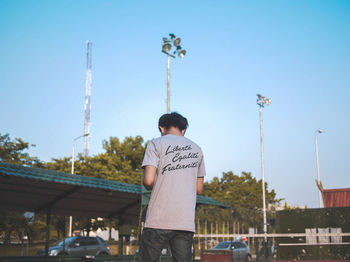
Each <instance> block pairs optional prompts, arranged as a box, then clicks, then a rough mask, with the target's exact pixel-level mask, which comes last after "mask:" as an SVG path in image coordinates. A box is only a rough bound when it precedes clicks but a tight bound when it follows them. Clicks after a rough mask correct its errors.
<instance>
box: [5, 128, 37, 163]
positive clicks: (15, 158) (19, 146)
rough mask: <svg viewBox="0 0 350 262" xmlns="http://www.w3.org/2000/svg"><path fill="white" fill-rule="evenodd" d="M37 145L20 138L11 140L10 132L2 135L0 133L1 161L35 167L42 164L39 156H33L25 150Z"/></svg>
mask: <svg viewBox="0 0 350 262" xmlns="http://www.w3.org/2000/svg"><path fill="white" fill-rule="evenodd" d="M34 146H35V145H33V144H29V143H28V142H24V141H23V140H22V139H20V138H15V140H11V138H10V135H9V134H5V135H2V134H1V133H0V162H5V163H11V164H18V165H30V166H35V167H40V166H42V163H41V162H40V160H39V159H38V158H37V157H31V156H29V154H28V153H27V152H25V150H28V149H29V147H34Z"/></svg>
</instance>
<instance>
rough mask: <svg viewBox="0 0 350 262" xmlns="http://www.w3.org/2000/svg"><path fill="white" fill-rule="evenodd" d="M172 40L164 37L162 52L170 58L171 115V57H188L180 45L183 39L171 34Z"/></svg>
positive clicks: (168, 73) (168, 84) (168, 92)
mask: <svg viewBox="0 0 350 262" xmlns="http://www.w3.org/2000/svg"><path fill="white" fill-rule="evenodd" d="M169 36H170V38H167V37H163V46H162V52H163V53H164V54H166V55H167V56H168V66H167V68H168V70H167V112H168V113H170V57H172V58H176V54H177V55H178V57H180V58H183V57H184V56H185V55H186V50H184V49H182V47H181V45H180V43H181V38H180V37H176V36H175V35H174V34H169ZM173 46H174V47H175V51H173V52H172V51H171V49H172V47H173Z"/></svg>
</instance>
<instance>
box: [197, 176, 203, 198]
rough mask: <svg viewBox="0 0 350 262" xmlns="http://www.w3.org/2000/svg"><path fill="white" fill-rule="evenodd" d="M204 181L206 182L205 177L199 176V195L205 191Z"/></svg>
mask: <svg viewBox="0 0 350 262" xmlns="http://www.w3.org/2000/svg"><path fill="white" fill-rule="evenodd" d="M203 182H204V177H197V195H200V194H202V193H203Z"/></svg>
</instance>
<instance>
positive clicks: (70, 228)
mask: <svg viewBox="0 0 350 262" xmlns="http://www.w3.org/2000/svg"><path fill="white" fill-rule="evenodd" d="M88 135H89V133H87V134H84V135H81V136H78V137H76V138H74V139H73V142H72V169H71V173H72V175H74V144H75V141H77V140H78V139H79V138H82V137H85V136H88ZM72 220H73V219H72V216H69V232H68V233H69V234H68V236H70V237H71V236H72Z"/></svg>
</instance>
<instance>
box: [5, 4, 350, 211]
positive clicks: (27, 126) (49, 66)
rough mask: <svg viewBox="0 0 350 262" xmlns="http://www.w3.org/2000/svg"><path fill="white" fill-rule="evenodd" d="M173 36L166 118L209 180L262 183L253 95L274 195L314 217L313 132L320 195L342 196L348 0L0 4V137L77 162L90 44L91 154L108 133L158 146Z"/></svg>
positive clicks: (44, 155)
mask: <svg viewBox="0 0 350 262" xmlns="http://www.w3.org/2000/svg"><path fill="white" fill-rule="evenodd" d="M168 33H174V34H176V35H178V36H180V37H181V38H182V44H183V48H185V49H186V50H187V52H188V53H187V55H186V57H185V58H184V59H181V60H180V59H175V60H172V61H171V110H172V111H178V112H179V113H181V114H183V115H184V116H186V117H187V118H188V119H189V123H190V127H189V129H188V132H187V136H188V137H189V138H191V139H193V140H194V141H196V142H197V143H198V144H199V145H201V147H202V149H203V151H204V154H205V159H206V166H207V177H206V180H207V181H209V180H210V179H212V178H213V177H214V176H221V174H222V172H224V171H225V172H226V171H233V172H234V173H236V174H240V173H241V172H242V171H247V172H252V175H253V176H255V177H257V178H258V179H260V178H261V172H260V144H259V112H258V106H257V105H256V94H257V93H261V94H263V95H265V96H267V97H270V98H271V99H272V104H271V106H270V107H267V108H265V109H264V112H263V118H264V146H265V167H266V169H265V177H266V181H267V182H268V184H269V188H273V189H275V190H276V192H277V195H278V197H280V198H285V200H286V201H287V203H288V204H292V205H308V206H309V207H317V206H318V193H317V190H316V186H315V178H316V164H315V162H316V161H315V144H314V135H315V130H316V129H318V128H323V129H324V130H325V132H324V133H323V134H321V135H320V136H319V154H320V172H321V180H322V182H323V184H324V187H325V188H342V187H350V176H349V175H350V174H349V168H348V163H349V162H350V142H349V135H348V134H349V129H350V117H349V113H350V109H349V96H350V73H349V72H350V48H349V47H350V2H349V1H320V0H317V1H316V0H315V1H312V0H309V1H203V0H201V1H64V0H60V1H39V0H35V1H30V0H27V1H16V0H8V1H4V0H0V58H1V60H0V61H1V63H0V91H1V103H0V115H1V117H0V133H9V134H10V135H11V137H12V138H15V137H20V138H22V139H24V140H25V141H28V142H30V143H33V144H36V147H35V148H34V149H32V150H30V153H31V154H32V155H34V156H38V157H39V158H40V159H41V160H44V161H49V160H50V159H51V158H52V157H55V158H61V157H64V156H70V155H71V149H72V148H71V147H72V140H73V138H75V137H77V136H79V135H81V134H82V133H83V128H84V127H83V120H84V119H83V107H84V94H85V90H84V88H85V63H86V61H85V58H86V57H85V56H86V54H85V53H86V40H90V41H91V42H92V43H93V57H92V63H93V73H92V78H93V87H92V98H91V107H92V114H91V122H92V127H91V135H92V137H91V150H90V152H91V154H97V153H100V152H102V145H101V143H102V140H103V139H108V138H109V137H110V136H116V137H119V138H120V139H124V137H125V136H136V135H141V136H142V137H143V138H144V139H145V140H149V139H151V138H153V137H156V136H158V135H159V134H158V129H157V120H158V118H159V116H160V115H161V114H163V113H165V112H166V56H165V55H164V54H163V53H161V52H160V50H161V45H162V37H164V36H167V34H168ZM82 148H83V140H80V141H79V143H78V145H77V149H78V151H80V152H81V151H82ZM237 197H239V196H237Z"/></svg>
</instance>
